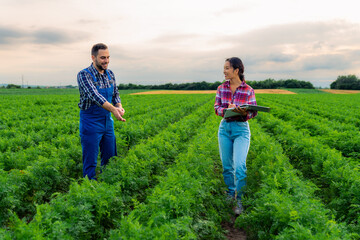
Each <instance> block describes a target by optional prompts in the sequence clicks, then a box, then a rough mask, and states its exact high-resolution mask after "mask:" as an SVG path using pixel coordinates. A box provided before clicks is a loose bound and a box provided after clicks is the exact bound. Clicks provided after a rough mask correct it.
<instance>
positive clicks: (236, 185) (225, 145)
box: [218, 119, 251, 200]
mask: <svg viewBox="0 0 360 240" xmlns="http://www.w3.org/2000/svg"><path fill="white" fill-rule="evenodd" d="M250 135H251V134H250V128H249V123H248V122H235V121H234V122H226V121H225V120H224V119H223V120H221V122H220V126H219V132H218V139H219V150H220V158H221V161H222V165H223V177H224V182H225V184H226V185H227V187H228V191H227V193H228V194H229V195H231V196H232V197H235V193H236V194H237V199H238V200H241V196H242V194H243V190H244V189H243V188H244V187H245V186H246V157H247V154H248V151H249V147H250Z"/></svg>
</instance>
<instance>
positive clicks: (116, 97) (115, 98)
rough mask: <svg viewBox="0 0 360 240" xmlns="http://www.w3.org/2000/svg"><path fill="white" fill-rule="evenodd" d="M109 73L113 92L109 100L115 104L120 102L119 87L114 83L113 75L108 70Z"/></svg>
mask: <svg viewBox="0 0 360 240" xmlns="http://www.w3.org/2000/svg"><path fill="white" fill-rule="evenodd" d="M109 73H110V76H111V79H113V80H114V92H113V96H112V99H111V101H112V104H113V105H114V106H115V105H116V104H118V103H121V99H120V94H119V89H118V87H117V85H116V80H115V75H114V73H113V72H112V71H111V70H109Z"/></svg>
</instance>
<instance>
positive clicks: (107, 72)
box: [105, 69, 111, 81]
mask: <svg viewBox="0 0 360 240" xmlns="http://www.w3.org/2000/svg"><path fill="white" fill-rule="evenodd" d="M105 72H106V74H107V75H108V78H109V81H111V76H110V74H109V71H108V70H106V69H105Z"/></svg>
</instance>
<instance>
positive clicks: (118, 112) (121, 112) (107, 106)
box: [102, 101, 126, 122]
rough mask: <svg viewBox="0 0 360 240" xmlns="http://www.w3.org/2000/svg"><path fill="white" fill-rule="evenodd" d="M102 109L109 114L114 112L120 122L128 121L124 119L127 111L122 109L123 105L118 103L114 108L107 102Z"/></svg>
mask: <svg viewBox="0 0 360 240" xmlns="http://www.w3.org/2000/svg"><path fill="white" fill-rule="evenodd" d="M119 104H120V105H119ZM102 107H103V108H104V109H106V110H108V111H109V112H112V114H114V116H115V118H116V119H117V120H119V121H123V122H125V121H126V120H125V119H124V118H123V117H122V115H124V113H125V110H124V109H123V108H122V106H121V103H117V104H116V106H113V105H112V104H111V103H109V102H108V101H106V102H105V103H104V104H103V105H102Z"/></svg>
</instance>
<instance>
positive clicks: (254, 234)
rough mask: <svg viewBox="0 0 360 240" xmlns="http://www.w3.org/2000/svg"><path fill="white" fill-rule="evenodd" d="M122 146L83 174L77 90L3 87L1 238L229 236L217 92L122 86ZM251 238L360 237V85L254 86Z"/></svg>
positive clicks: (247, 225) (247, 218)
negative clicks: (288, 90) (331, 88)
mask: <svg viewBox="0 0 360 240" xmlns="http://www.w3.org/2000/svg"><path fill="white" fill-rule="evenodd" d="M121 93H122V94H121V100H122V104H123V107H124V108H125V110H126V113H125V116H124V117H125V118H126V122H125V123H124V122H115V135H116V138H117V149H118V156H117V157H114V158H112V159H111V160H110V163H109V164H108V165H107V167H106V168H105V169H104V170H103V171H102V173H100V169H99V171H98V179H99V181H89V180H87V179H83V178H82V160H81V156H82V152H81V145H80V137H79V109H78V107H77V103H78V101H79V94H78V92H77V90H75V89H73V90H66V89H58V90H56V91H55V90H43V89H40V90H35V89H34V90H31V89H29V90H27V89H22V90H16V91H15V90H14V91H11V90H1V91H0V100H1V101H0V111H1V115H0V136H1V138H0V226H1V228H0V239H226V238H227V232H226V230H225V228H224V226H225V225H226V223H228V222H230V221H231V214H232V209H231V208H232V206H230V205H229V203H227V201H226V198H225V196H224V191H225V189H226V187H225V185H224V182H223V179H222V166H221V161H220V158H219V152H218V143H217V130H218V126H219V123H220V120H221V118H220V117H218V116H216V115H215V113H214V109H213V105H214V99H215V94H213V93H211V94H145V95H142V94H140V95H132V94H129V93H130V92H129V91H128V92H121ZM256 98H257V102H258V105H262V106H267V107H270V108H271V112H270V113H262V112H259V114H258V116H257V117H256V118H254V119H251V120H250V121H249V124H250V129H251V145H250V150H249V155H248V159H247V168H248V179H247V188H246V194H245V199H244V202H243V205H244V207H245V211H244V213H243V214H242V215H240V216H239V217H238V218H237V219H236V221H235V224H234V227H235V228H239V229H242V231H244V232H245V233H246V238H247V239H286V240H287V239H360V227H359V221H360V172H359V167H360V166H359V162H360V134H359V133H360V131H359V130H360V111H359V103H360V94H331V93H325V94H315V93H306V94H305V93H304V94H302V93H299V94H261V93H259V94H256Z"/></svg>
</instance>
